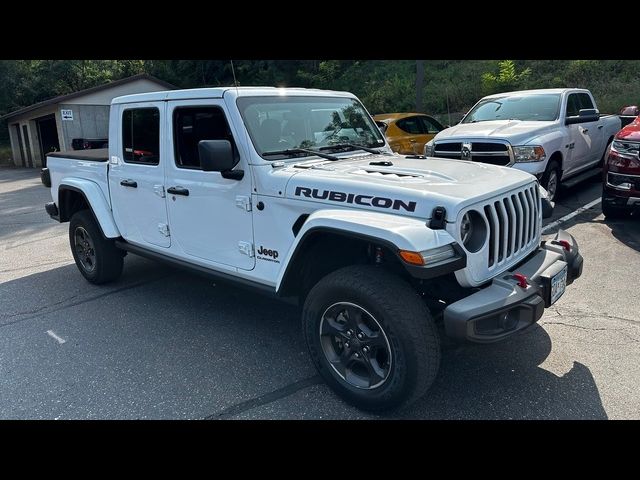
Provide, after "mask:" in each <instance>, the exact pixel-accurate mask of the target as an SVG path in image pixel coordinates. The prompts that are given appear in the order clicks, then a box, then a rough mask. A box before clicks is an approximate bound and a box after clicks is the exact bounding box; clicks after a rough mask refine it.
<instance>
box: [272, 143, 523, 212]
mask: <svg viewBox="0 0 640 480" xmlns="http://www.w3.org/2000/svg"><path fill="white" fill-rule="evenodd" d="M381 161H388V162H391V163H392V165H389V166H381V165H372V164H371V163H375V162H381ZM278 175H283V176H287V177H288V181H287V183H286V188H285V195H286V196H287V197H288V198H291V199H295V200H302V201H308V202H317V203H323V204H327V205H331V206H332V207H333V208H335V207H339V206H343V207H347V208H361V209H367V210H374V211H379V212H381V213H394V214H399V215H405V216H413V217H419V218H424V219H429V218H431V213H432V211H433V209H434V208H435V207H436V206H443V207H445V208H446V209H447V218H448V219H450V221H454V219H455V216H456V215H457V212H458V211H459V210H460V209H462V208H464V207H465V206H467V205H469V204H473V203H476V202H480V201H483V200H485V199H488V198H491V197H495V196H497V195H499V194H501V193H506V192H508V191H510V190H513V189H516V188H520V187H522V186H524V185H527V184H530V183H532V182H534V181H535V179H534V177H533V176H531V175H530V174H528V173H526V172H523V171H520V170H516V169H513V168H506V167H498V166H494V165H487V164H482V163H474V162H468V161H462V160H441V159H436V158H428V159H419V158H415V157H414V158H411V157H404V156H401V155H392V156H386V155H365V156H358V157H351V158H348V159H344V160H340V161H337V162H331V161H324V160H323V161H318V160H309V161H305V162H299V163H295V164H289V165H288V166H286V167H284V168H282V169H279V172H278ZM452 219H453V220H452Z"/></svg>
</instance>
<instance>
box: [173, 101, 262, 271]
mask: <svg viewBox="0 0 640 480" xmlns="http://www.w3.org/2000/svg"><path fill="white" fill-rule="evenodd" d="M167 119H168V121H167V125H168V129H170V130H171V132H172V133H171V137H170V138H168V139H167V144H171V143H173V148H171V149H168V150H170V151H169V152H168V153H167V163H166V164H165V169H166V179H167V180H166V187H167V209H168V212H169V221H170V223H171V237H172V245H171V248H172V250H175V251H176V253H177V254H180V255H186V256H187V257H192V259H193V260H194V261H198V260H200V261H205V262H207V263H218V264H222V265H227V266H231V267H237V268H240V269H244V270H251V269H252V268H253V267H254V265H255V256H254V250H253V223H252V217H251V211H250V209H251V207H250V203H249V201H250V198H251V175H249V172H248V168H247V165H246V163H247V160H246V159H245V158H242V156H243V155H244V152H239V150H238V148H237V145H238V143H237V142H236V141H235V138H238V136H237V132H234V130H233V128H232V126H231V124H230V123H229V122H228V120H227V116H226V114H225V109H224V102H223V101H222V100H202V101H195V102H194V101H193V100H190V101H188V102H185V101H175V102H169V105H168V109H167ZM171 140H173V142H171ZM200 140H229V141H230V142H231V145H232V146H233V148H234V151H235V152H236V154H237V158H238V162H239V164H238V165H237V166H236V167H235V169H240V168H244V170H245V175H244V177H243V178H242V179H241V180H233V179H227V178H223V177H222V174H221V173H220V172H203V171H202V169H201V167H200V158H199V155H198V142H199V141H200ZM170 192H174V193H170Z"/></svg>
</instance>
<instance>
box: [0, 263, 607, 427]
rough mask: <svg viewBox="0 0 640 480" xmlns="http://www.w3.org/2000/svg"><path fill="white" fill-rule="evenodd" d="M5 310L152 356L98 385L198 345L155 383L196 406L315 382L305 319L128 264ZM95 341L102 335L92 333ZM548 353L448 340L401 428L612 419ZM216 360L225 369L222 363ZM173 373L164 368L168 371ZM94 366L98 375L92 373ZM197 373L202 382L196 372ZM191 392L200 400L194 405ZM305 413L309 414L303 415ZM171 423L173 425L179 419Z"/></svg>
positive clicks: (24, 287) (585, 382)
mask: <svg viewBox="0 0 640 480" xmlns="http://www.w3.org/2000/svg"><path fill="white" fill-rule="evenodd" d="M25 292H28V293H26V294H25ZM0 303H2V304H3V305H4V309H3V310H4V311H3V312H2V314H1V315H0V326H1V325H2V324H4V325H6V326H8V324H13V323H14V322H16V321H17V322H19V323H22V322H24V323H23V325H25V326H26V324H28V322H37V321H39V319H41V318H43V316H46V315H49V314H54V317H53V318H56V317H60V316H63V317H67V318H68V321H70V322H71V323H72V324H73V325H74V327H73V328H77V329H78V330H79V331H78V332H77V333H76V334H75V335H76V337H78V336H79V335H80V336H81V337H80V338H83V337H84V336H87V338H93V337H94V336H95V337H96V338H100V337H108V336H109V335H114V337H113V339H112V341H111V342H110V345H111V347H110V348H114V349H116V350H114V351H113V354H112V356H113V358H122V359H126V358H127V357H126V355H125V354H126V353H127V350H126V348H125V347H124V346H123V347H121V348H122V350H123V351H122V353H121V354H118V353H117V351H118V350H117V348H118V347H115V345H120V343H122V345H127V344H131V343H139V344H140V345H145V346H146V347H145V349H146V350H145V351H147V350H148V353H147V354H146V356H145V355H142V354H139V355H137V356H134V357H129V360H127V361H126V362H124V360H121V362H124V363H123V364H122V365H121V364H118V366H117V368H116V367H111V366H110V369H109V370H107V371H103V370H101V368H100V365H101V364H100V362H101V360H100V358H101V357H95V356H90V357H88V360H86V361H88V362H89V363H88V364H87V365H86V368H87V370H86V371H85V373H84V375H89V377H90V378H93V379H95V381H98V382H106V383H108V382H112V381H113V378H111V377H113V376H114V375H116V374H115V373H114V372H120V373H118V374H117V375H125V374H123V373H122V372H126V371H129V370H132V371H136V370H140V369H142V368H148V366H149V364H150V362H151V360H150V359H151V358H153V357H152V355H155V354H152V353H151V352H153V350H154V349H158V348H160V349H163V348H164V349H166V348H169V347H168V346H171V345H173V346H172V347H171V349H172V350H170V351H173V350H175V348H176V347H175V345H187V346H188V345H194V344H195V345H198V344H199V343H198V342H200V343H202V345H203V346H204V347H203V349H198V348H195V347H194V348H191V349H190V350H188V352H187V351H184V352H183V351H182V350H180V352H181V355H183V354H184V358H183V357H179V359H180V360H179V361H176V360H172V359H171V358H170V357H167V358H166V359H165V358H164V357H162V358H160V359H158V360H156V361H158V362H161V363H159V364H158V365H157V366H155V367H154V368H156V369H157V370H158V371H160V370H162V369H171V370H173V369H175V378H176V379H182V380H180V382H183V383H184V382H185V381H186V380H185V378H187V377H189V378H190V380H189V385H191V387H189V390H190V391H191V393H189V395H190V397H189V401H191V402H194V403H196V404H197V403H198V402H200V403H201V404H202V405H207V404H208V403H215V402H213V400H212V399H211V398H209V397H211V395H212V394H214V392H215V391H216V390H215V388H218V387H219V386H220V382H222V384H223V385H224V388H225V391H229V392H238V393H237V394H236V395H235V396H236V398H237V402H241V401H242V400H243V399H244V398H243V397H244V396H246V394H247V393H249V392H253V391H255V390H256V389H257V388H258V386H260V388H259V390H260V391H267V392H268V391H272V390H275V389H276V388H281V387H282V385H287V384H290V383H295V382H297V381H299V380H300V378H304V377H301V376H300V375H305V376H309V375H312V374H313V373H312V372H313V369H312V368H311V366H310V364H309V365H306V363H302V364H301V363H300V362H309V360H308V358H307V355H306V353H305V352H304V350H306V349H305V348H304V346H303V341H302V338H301V334H300V325H299V321H300V320H299V319H300V315H299V311H298V309H297V308H296V307H293V306H290V305H286V304H283V303H281V302H278V301H276V300H272V299H270V298H268V297H265V296H263V295H259V294H255V293H251V292H249V291H246V290H243V289H240V288H234V287H231V286H226V285H223V284H220V285H215V286H214V285H213V284H212V283H211V281H208V280H205V279H202V278H201V277H198V276H194V275H191V274H187V273H183V272H181V271H179V270H174V269H172V268H168V267H165V266H162V265H159V264H155V263H153V262H149V261H147V260H144V259H140V258H139V257H135V256H131V255H130V256H128V257H127V260H126V262H125V271H124V275H123V277H122V278H121V279H120V280H119V281H117V282H114V283H113V284H109V285H106V286H103V287H96V286H93V285H90V284H88V283H87V282H86V281H85V280H84V279H83V278H82V277H81V275H80V274H79V272H78V271H77V269H76V267H75V265H67V266H64V267H59V268H55V269H52V270H49V271H46V272H42V273H37V274H33V275H29V276H26V277H23V278H19V279H16V280H13V281H9V282H6V283H4V284H2V285H0ZM55 312H59V313H55ZM87 312H92V313H91V320H90V319H89V318H88V317H87V316H86V315H87ZM107 319H108V320H107ZM105 322H106V323H105ZM112 322H113V324H112ZM115 325H117V328H115ZM111 326H113V327H114V328H113V329H111V328H110V327H111ZM107 327H109V330H108V332H109V333H105V332H103V333H102V334H100V330H101V329H106V328H107ZM5 328H6V327H5ZM70 329H71V328H70ZM94 329H95V331H96V333H94V332H91V330H94ZM71 330H73V329H71ZM11 331H14V330H13V329H9V330H6V331H5V332H6V333H5V335H6V334H9V333H10V332H11ZM20 331H21V329H19V330H18V331H17V332H20ZM81 331H82V332H84V333H80V332H81ZM165 332H166V333H165ZM116 338H119V339H120V340H116ZM84 341H85V342H88V343H86V344H85V347H86V348H88V349H89V351H92V352H95V351H96V350H97V349H98V348H99V346H98V344H95V345H94V344H93V343H92V342H93V340H91V341H90V340H87V339H85V340H84ZM96 341H97V340H96ZM214 345H215V346H214ZM129 348H130V347H129ZM184 348H186V347H184ZM168 351H169V350H168ZM168 351H167V352H168ZM550 351H551V339H550V337H549V335H548V334H547V333H546V331H545V330H544V329H543V328H541V327H539V326H537V325H536V326H534V327H533V328H532V329H530V330H528V331H526V332H525V333H523V334H521V335H518V336H516V337H515V338H514V339H512V340H510V341H507V342H505V343H501V344H495V345H458V344H453V343H451V342H449V341H447V340H445V341H444V348H443V359H442V365H441V371H440V373H439V375H438V378H437V380H436V383H435V384H434V386H433V388H432V389H431V391H430V392H429V393H428V394H427V396H426V397H425V398H424V399H422V400H420V401H419V402H418V403H417V404H416V405H414V406H413V407H411V409H410V410H407V411H405V412H399V413H398V414H396V415H394V417H395V418H398V417H400V418H420V419H457V418H463V419H466V418H468V419H493V418H495V419H510V418H513V419H561V418H562V419H603V418H607V415H606V413H605V411H604V409H603V406H602V402H601V400H600V395H599V393H598V389H597V386H596V384H595V382H594V379H593V376H592V375H591V372H590V371H589V369H588V368H587V367H586V366H584V365H582V364H581V363H578V362H574V363H573V366H572V367H571V368H570V370H569V371H568V372H567V373H565V374H563V375H561V376H558V375H555V374H553V373H551V372H549V371H547V370H546V369H544V368H543V367H540V366H539V365H540V364H541V363H543V362H544V360H545V359H546V358H547V356H548V355H549V353H550ZM93 355H95V353H94V354H93ZM123 355H124V356H123ZM220 355H223V357H220ZM213 358H218V360H217V361H213V360H212V359H213ZM220 358H225V359H226V361H225V362H223V361H221V360H220ZM25 360H26V359H23V360H22V361H25ZM165 361H166V362H167V365H164V362H165ZM180 362H182V363H180ZM232 362H233V364H234V365H235V367H234V371H233V373H229V372H228V369H229V364H231V363H232ZM235 362H237V363H235ZM291 362H293V363H291ZM92 363H95V365H94V366H93V367H92V366H91V364H92ZM125 364H126V365H125ZM169 364H171V366H168V365H169ZM145 365H146V367H145ZM196 365H197V369H198V371H197V372H195V373H194V372H191V370H193V369H194V366H196ZM154 371H155V370H154ZM109 372H111V373H109ZM198 372H200V373H198ZM202 372H207V373H206V375H205V374H204V373H202ZM127 375H128V374H127ZM189 375H190V376H189ZM199 376H200V377H199ZM209 377H211V378H209ZM126 378H128V377H126ZM198 378H202V380H198ZM207 382H214V383H215V385H217V386H216V387H215V388H214V389H213V391H212V390H211V389H212V387H211V385H213V384H208V383H207ZM178 383H179V382H178ZM178 383H177V384H176V388H177V385H178ZM81 384H82V382H79V383H78V388H84V387H79V385H81ZM167 388H169V387H167ZM194 391H197V392H199V393H198V394H196V396H195V397H194V393H193V392H194ZM241 392H246V393H244V394H242V393H241ZM138 393H140V392H138ZM16 394H17V395H19V392H17V393H16ZM25 394H26V392H25ZM128 394H129V395H132V394H133V392H129V393H128ZM35 395H36V397H40V396H42V397H43V398H45V399H46V398H47V395H48V394H47V391H45V390H43V391H41V392H39V393H36V394H35ZM74 395H76V396H78V395H79V396H83V395H88V393H86V392H85V391H84V390H81V391H75V393H74ZM116 395H117V394H116ZM122 395H124V393H123V394H122ZM176 395H177V394H176ZM214 395H215V394H214ZM249 395H254V393H249ZM237 402H236V403H237ZM296 408H304V405H298V406H297V407H296ZM212 410H213V409H212ZM168 414H169V415H171V413H170V411H169V412H168ZM120 416H122V417H126V416H127V412H126V411H123V412H121V414H120ZM329 416H330V417H332V418H338V417H340V416H342V414H341V413H339V412H335V413H334V414H331V413H330V412H329ZM363 416H365V415H364V414H363ZM176 417H177V415H176Z"/></svg>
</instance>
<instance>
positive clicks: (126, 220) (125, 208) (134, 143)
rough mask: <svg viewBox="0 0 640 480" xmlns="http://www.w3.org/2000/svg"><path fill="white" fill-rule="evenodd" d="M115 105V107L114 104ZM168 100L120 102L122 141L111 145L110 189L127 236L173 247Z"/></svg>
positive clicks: (118, 220) (142, 242) (133, 240)
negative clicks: (167, 182) (167, 181)
mask: <svg viewBox="0 0 640 480" xmlns="http://www.w3.org/2000/svg"><path fill="white" fill-rule="evenodd" d="M112 108H114V107H112ZM165 109H166V105H165V104H164V103H163V102H147V103H145V104H144V105H136V104H127V105H122V106H121V107H120V112H119V119H120V122H119V128H120V132H119V133H120V134H119V135H117V137H118V141H117V142H116V145H113V146H112V148H110V155H111V157H110V165H109V191H110V193H111V204H112V208H113V216H114V218H115V220H116V223H117V225H118V227H119V228H120V233H121V234H122V237H123V238H124V239H125V240H127V241H128V242H130V243H133V244H137V245H140V246H158V247H169V246H170V244H171V242H170V238H171V237H170V236H169V235H170V230H169V225H168V220H167V207H166V204H165V193H164V164H165V163H166V162H167V161H168V158H167V152H166V151H165V150H164V149H163V148H161V145H162V142H160V138H163V137H164V129H165V127H164V125H165V121H164V115H165Z"/></svg>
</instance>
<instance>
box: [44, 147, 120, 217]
mask: <svg viewBox="0 0 640 480" xmlns="http://www.w3.org/2000/svg"><path fill="white" fill-rule="evenodd" d="M108 158H109V150H108V149H106V148H102V149H96V150H71V151H66V152H55V153H49V154H47V168H48V169H49V175H50V178H51V197H52V198H53V201H54V202H55V203H56V205H59V199H58V191H59V188H60V185H61V184H65V185H68V186H70V187H72V188H80V189H83V190H85V191H86V189H87V188H91V184H93V187H98V189H99V191H100V195H102V196H103V197H104V200H103V202H106V204H107V205H109V204H110V197H109V182H108V173H107V172H108V170H109V162H107V160H108Z"/></svg>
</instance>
